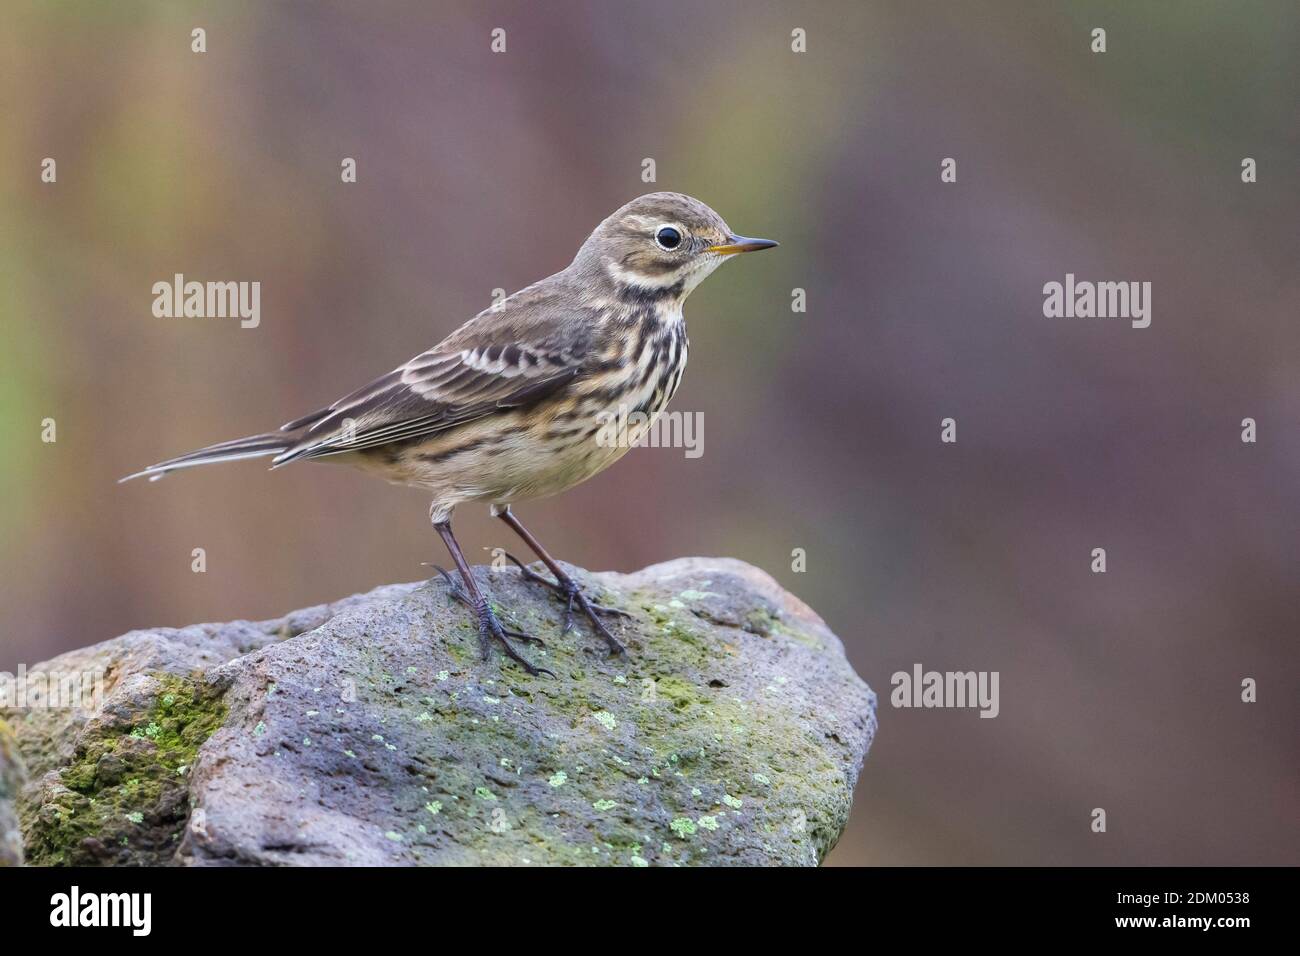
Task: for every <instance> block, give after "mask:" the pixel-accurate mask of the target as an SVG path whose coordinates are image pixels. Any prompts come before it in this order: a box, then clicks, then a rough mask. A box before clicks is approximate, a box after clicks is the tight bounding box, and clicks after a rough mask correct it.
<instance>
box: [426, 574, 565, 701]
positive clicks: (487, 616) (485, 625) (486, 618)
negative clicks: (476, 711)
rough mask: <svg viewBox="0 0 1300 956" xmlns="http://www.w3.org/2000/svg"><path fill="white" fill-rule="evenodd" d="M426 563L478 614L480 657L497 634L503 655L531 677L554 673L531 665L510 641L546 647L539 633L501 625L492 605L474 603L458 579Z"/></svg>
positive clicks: (489, 651) (489, 650)
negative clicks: (535, 635) (503, 651)
mask: <svg viewBox="0 0 1300 956" xmlns="http://www.w3.org/2000/svg"><path fill="white" fill-rule="evenodd" d="M428 567H431V568H433V569H434V570H435V571H437V572H438V573H439V574H441V575H442V578H443V580H444V581H446V582H447V590H448V592H449V593H450V595H451V596H452V597H453V598H454V599H456V600H457V601H459V602H460V603H462V604H464V605H466V606H467V607H470V608H472V609H473V610H474V613H475V615H477V617H478V644H479V652H480V653H481V654H482V657H483V660H485V661H486V660H488V659H489V658H490V657H491V656H492V639H493V638H496V639H497V640H498V641H499V642H500V643H501V646H502V648H503V649H504V650H505V652H506V656H507V657H509V658H510V659H511V660H512V661H514V662H515V663H517V664H518V665H519V666H520V667H522V668H523V669H524V670H526V671H528V673H530V674H532V675H533V676H534V677H537V676H538V675H540V674H547V675H549V676H551V677H554V676H555V672H554V671H550V670H547V669H546V668H545V667H534V666H533V665H532V664H531V663H529V661H528V660H527V659H525V658H524V657H522V656H520V654H519V652H518V651H516V650H515V648H514V645H513V644H511V643H510V639H511V638H514V639H515V640H517V641H523V642H524V643H526V644H537V645H538V646H540V647H545V646H546V642H545V641H543V640H542V639H541V638H540V637H533V635H531V634H525V633H524V632H523V631H514V630H511V629H509V628H506V627H503V626H502V625H501V621H500V620H499V619H498V618H497V616H496V612H495V611H493V610H492V606H491V605H490V604H487V603H486V602H485V603H484V604H483V605H482V606H477V605H475V604H474V602H473V601H471V600H470V598H469V595H467V594H466V593H465V589H464V588H463V587H462V586H461V584H460V582H459V581H457V580H456V579H455V578H453V577H452V576H451V574H450V573H448V571H447V569H446V568H442V567H439V566H438V565H436V564H430V565H428Z"/></svg>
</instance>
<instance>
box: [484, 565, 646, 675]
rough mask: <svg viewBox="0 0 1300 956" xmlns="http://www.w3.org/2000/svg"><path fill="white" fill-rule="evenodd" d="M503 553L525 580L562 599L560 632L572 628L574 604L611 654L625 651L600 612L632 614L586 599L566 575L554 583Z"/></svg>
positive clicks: (618, 615)
mask: <svg viewBox="0 0 1300 956" xmlns="http://www.w3.org/2000/svg"><path fill="white" fill-rule="evenodd" d="M505 555H506V557H507V558H509V559H510V560H511V561H513V562H514V563H515V566H516V567H518V568H519V570H520V572H522V574H523V576H524V580H525V581H535V582H536V583H538V584H541V585H544V586H545V587H548V588H550V589H551V590H552V591H554V592H555V593H556V594H558V595H559V596H560V598H561V599H562V600H563V601H564V627H563V628H562V629H561V630H560V633H561V634H567V633H568V632H569V631H570V630H572V629H573V606H574V605H575V604H576V605H577V606H578V608H579V609H580V610H581V611H582V613H583V614H585V615H586V616H587V620H589V621H590V622H591V627H592V630H594V631H595V632H596V633H597V634H599V635H600V636H601V637H602V638H604V640H605V643H606V644H607V645H608V646H609V653H610V655H611V656H612V655H614V654H623V653H626V652H627V648H626V647H624V646H623V643H622V642H621V641H620V640H619V639H618V638H616V637H615V636H614V635H613V634H611V633H610V632H609V628H607V627H606V626H605V622H604V621H602V620H601V619H600V615H602V614H608V615H610V616H611V617H631V616H632V615H630V614H628V613H627V611H624V610H620V609H619V608H616V607H605V606H604V605H603V604H597V603H595V602H594V601H590V600H588V599H587V596H586V595H585V594H583V593H582V589H581V588H579V587H578V585H577V583H576V582H575V581H574V580H573V579H572V578H571V577H569V576H568V575H560V576H559V578H560V580H559V583H556V582H555V581H552V580H550V579H549V578H545V577H543V576H542V575H540V574H538V573H537V572H536V571H534V570H533V569H532V568H530V567H528V566H527V565H526V564H524V563H523V562H522V561H520V560H519V559H518V558H516V557H515V556H514V555H513V554H511V553H510V552H509V551H507V552H505Z"/></svg>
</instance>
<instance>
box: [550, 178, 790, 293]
mask: <svg viewBox="0 0 1300 956" xmlns="http://www.w3.org/2000/svg"><path fill="white" fill-rule="evenodd" d="M775 245H776V243H775V242H773V241H772V240H770V239H750V238H747V237H745V236H738V235H736V234H735V233H733V232H732V231H731V228H730V227H729V226H728V225H727V224H726V222H725V221H723V218H722V217H721V216H719V215H718V214H717V213H716V212H714V211H713V210H712V209H710V208H709V207H708V206H706V205H705V204H704V203H702V202H700V201H699V200H698V199H692V198H691V197H690V196H684V195H682V194H681V193H648V194H647V195H645V196H640V197H638V198H637V199H633V200H632V201H631V202H630V203H628V204H627V205H625V206H623V207H622V208H621V209H618V210H616V211H615V212H614V214H613V215H611V216H610V217H609V218H608V219H606V220H605V221H604V222H602V223H601V224H600V225H599V226H597V227H596V230H595V232H593V233H592V234H591V236H590V238H588V239H587V241H586V242H585V243H583V246H582V249H581V250H579V252H578V256H577V258H576V259H575V260H574V264H575V265H577V266H580V267H582V268H583V270H584V271H587V272H595V271H597V270H599V272H601V273H603V274H604V276H605V277H606V278H608V279H609V280H610V281H612V282H613V283H614V284H615V285H616V286H618V287H620V288H621V289H626V290H628V291H630V292H631V293H632V294H634V295H637V296H647V295H648V296H656V297H658V296H662V297H666V298H672V299H677V300H679V301H680V300H681V299H684V298H686V296H688V295H689V294H690V292H691V290H692V289H694V288H695V287H696V286H697V285H699V284H700V282H701V281H702V280H703V279H704V278H705V277H706V276H707V275H708V274H709V273H711V272H712V271H713V270H714V269H716V268H717V267H718V266H720V265H721V264H722V263H724V262H726V261H727V260H728V259H729V258H731V257H732V256H734V255H735V254H737V253H740V252H754V251H756V250H759V249H770V248H772V247H773V246H775Z"/></svg>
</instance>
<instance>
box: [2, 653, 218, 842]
mask: <svg viewBox="0 0 1300 956" xmlns="http://www.w3.org/2000/svg"><path fill="white" fill-rule="evenodd" d="M151 677H152V678H153V688H152V694H151V700H150V701H149V705H148V707H147V708H145V709H142V710H141V711H140V712H137V713H135V714H134V715H132V716H131V717H130V718H128V719H127V720H125V721H121V720H108V721H100V722H94V721H92V722H89V723H88V724H87V725H86V727H85V728H84V729H83V731H82V733H81V734H80V736H79V739H78V740H77V742H76V746H75V749H74V752H73V755H72V759H71V761H70V762H69V763H68V764H67V765H66V766H64V767H62V768H60V769H58V770H57V771H55V772H54V773H53V774H52V775H51V776H50V777H47V778H46V780H45V781H44V783H43V787H42V791H41V794H40V799H39V800H38V801H28V804H27V805H26V806H25V807H24V808H23V813H22V818H23V829H24V831H25V833H26V842H27V858H28V862H29V863H33V864H38V865H74V866H76V865H91V864H103V863H111V862H115V861H118V860H120V861H123V862H125V861H129V862H131V863H135V864H153V865H156V864H161V863H165V862H167V861H168V860H169V859H170V858H171V856H172V854H173V853H174V852H175V850H176V847H177V846H178V845H179V843H180V838H181V836H182V834H183V831H184V827H185V821H186V819H187V817H188V815H189V782H188V771H189V768H190V767H191V766H192V765H193V763H194V760H195V758H196V757H197V755H198V750H199V747H200V746H201V745H202V744H203V743H204V742H205V741H206V740H207V739H208V738H209V737H210V736H211V735H212V734H213V733H214V732H215V731H216V730H217V728H218V727H220V726H221V722H222V720H223V719H224V718H225V714H226V707H225V704H224V702H223V701H222V698H221V693H220V691H219V690H218V689H217V688H216V687H215V686H213V685H211V684H207V683H204V682H201V681H197V680H193V679H190V678H187V677H180V676H177V675H175V674H166V673H161V672H158V673H154V674H152V675H151Z"/></svg>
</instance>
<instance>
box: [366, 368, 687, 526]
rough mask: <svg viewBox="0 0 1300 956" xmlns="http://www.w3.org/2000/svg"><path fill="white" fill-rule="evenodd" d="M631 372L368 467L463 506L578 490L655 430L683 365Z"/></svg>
mask: <svg viewBox="0 0 1300 956" xmlns="http://www.w3.org/2000/svg"><path fill="white" fill-rule="evenodd" d="M680 358H681V360H680V361H679V362H676V363H673V364H672V366H671V367H662V368H661V367H656V368H655V369H653V370H652V372H651V373H650V374H646V370H645V369H644V368H635V367H634V368H632V369H629V370H628V371H627V373H625V375H624V376H623V380H622V381H619V380H613V381H611V380H610V379H609V378H604V379H593V380H592V382H591V383H590V385H589V387H588V388H587V390H586V391H582V390H577V391H575V392H573V393H570V394H568V395H566V396H564V397H563V398H560V399H557V400H555V401H553V402H549V403H546V404H544V405H542V406H538V407H533V408H529V409H520V410H518V411H513V412H510V413H508V414H502V415H494V416H490V417H488V418H484V419H479V420H477V421H473V422H468V423H466V424H465V425H462V426H460V427H458V428H456V429H453V430H452V431H450V432H447V433H442V434H439V435H436V436H432V437H431V438H429V439H427V440H424V441H422V442H420V443H418V444H415V445H412V446H408V447H404V448H401V449H399V450H390V451H384V450H382V449H381V450H378V451H377V453H376V454H375V455H374V456H372V457H371V459H370V460H369V461H367V462H365V463H364V464H363V463H361V462H357V464H362V466H363V467H368V468H369V469H370V470H375V471H378V472H380V473H381V474H383V475H384V477H386V478H388V479H389V480H390V481H394V482H396V483H398V484H405V485H416V486H419V487H423V488H428V489H431V490H433V491H435V492H436V494H437V500H438V501H442V502H444V503H445V505H446V506H447V507H454V504H455V503H456V502H460V501H475V500H481V501H490V502H492V503H494V504H508V503H510V502H512V501H524V500H528V499H532V498H545V497H548V496H550V495H555V494H558V493H559V492H561V491H565V490H567V489H569V488H572V487H573V486H574V485H577V484H579V483H581V482H583V481H586V480H587V479H588V478H591V477H592V476H594V475H596V474H598V473H600V472H601V471H604V470H605V469H606V468H608V467H609V466H610V465H612V464H614V462H616V461H618V460H619V459H620V458H622V457H623V456H624V455H625V454H627V452H628V451H629V450H630V449H631V448H632V447H633V446H634V445H635V444H636V442H637V440H638V439H640V437H641V436H642V435H643V434H644V433H645V432H646V431H647V430H648V429H649V428H650V427H651V426H652V425H653V422H654V420H655V418H656V417H657V416H658V415H659V413H660V412H662V411H663V409H664V407H665V406H667V404H668V401H669V399H671V398H672V395H673V392H675V391H676V389H677V385H678V383H679V382H680V381H681V370H682V367H684V365H685V355H684V350H683V353H681V355H680Z"/></svg>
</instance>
